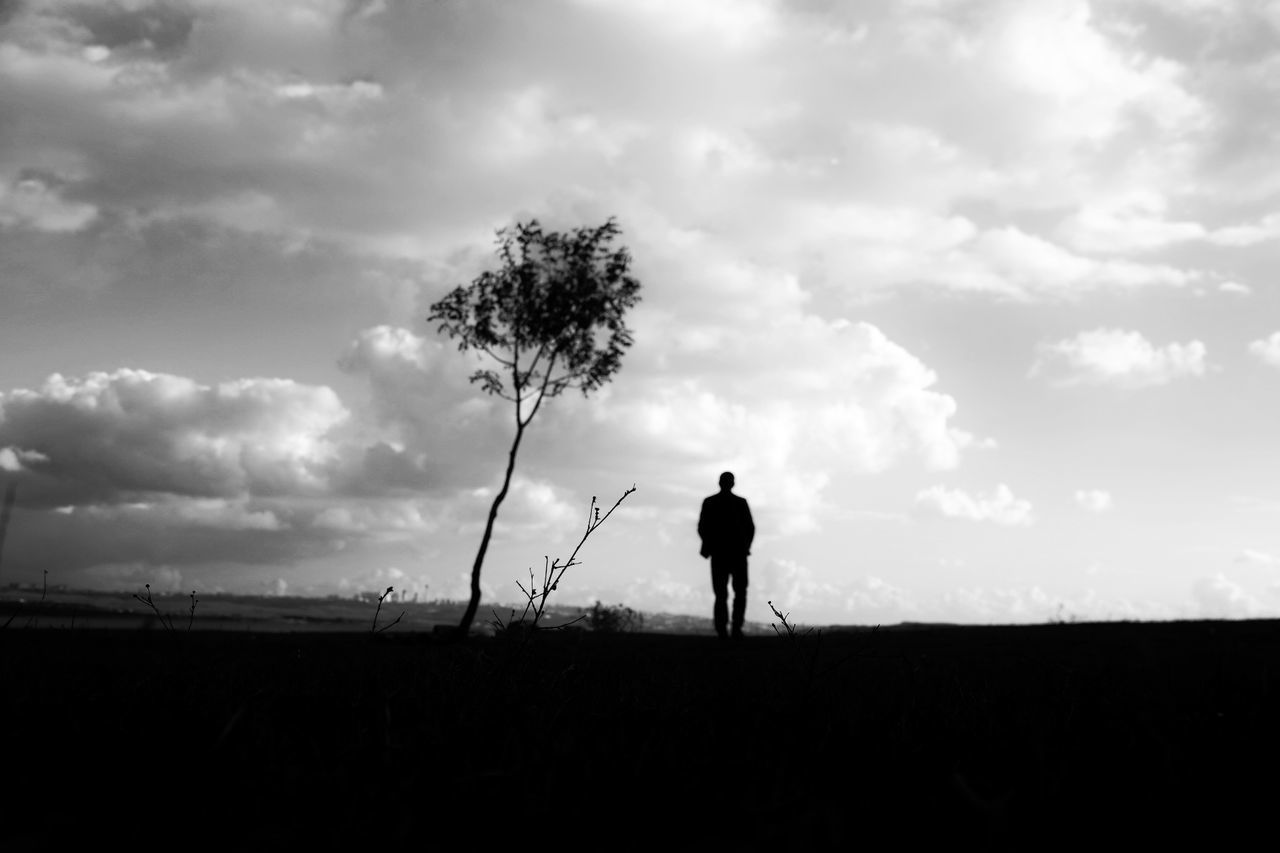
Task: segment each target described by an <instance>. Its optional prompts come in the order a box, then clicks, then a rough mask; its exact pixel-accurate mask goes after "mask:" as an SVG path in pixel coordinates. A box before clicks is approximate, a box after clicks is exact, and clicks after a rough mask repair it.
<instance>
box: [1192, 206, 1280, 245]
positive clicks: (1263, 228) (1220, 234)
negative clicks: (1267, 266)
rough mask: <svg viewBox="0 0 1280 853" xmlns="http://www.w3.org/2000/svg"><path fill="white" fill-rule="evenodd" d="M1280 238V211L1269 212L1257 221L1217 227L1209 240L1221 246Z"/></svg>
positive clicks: (1248, 243) (1252, 243)
mask: <svg viewBox="0 0 1280 853" xmlns="http://www.w3.org/2000/svg"><path fill="white" fill-rule="evenodd" d="M1277 238H1280V213H1269V214H1267V215H1266V216H1264V217H1262V218H1261V219H1259V220H1258V221H1257V222H1254V223H1249V224H1247V225H1231V226H1227V227H1225V228H1218V229H1215V230H1214V231H1213V232H1212V233H1210V234H1209V235H1208V239H1209V242H1211V243H1217V244H1218V245H1221V246H1252V245H1254V244H1255V243H1262V242H1265V241H1267V240H1275V239H1277Z"/></svg>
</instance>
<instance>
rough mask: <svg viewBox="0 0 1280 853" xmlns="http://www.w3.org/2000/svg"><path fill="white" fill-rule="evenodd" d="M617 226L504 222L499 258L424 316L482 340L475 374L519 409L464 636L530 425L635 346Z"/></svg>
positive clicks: (474, 345)
mask: <svg viewBox="0 0 1280 853" xmlns="http://www.w3.org/2000/svg"><path fill="white" fill-rule="evenodd" d="M619 233H621V231H620V229H619V227H618V225H617V224H616V222H615V221H614V219H613V218H610V219H608V220H607V221H606V222H605V223H604V224H603V225H601V226H599V227H596V228H576V229H574V230H572V231H570V232H568V233H566V234H561V233H559V232H555V231H549V232H547V231H543V230H542V226H541V225H539V224H538V221H537V220H536V219H534V220H530V221H529V222H527V223H524V222H521V223H517V224H516V225H515V227H514V228H503V229H500V230H499V231H498V232H497V234H498V248H497V255H498V257H499V259H500V260H501V261H502V268H501V269H500V270H498V271H497V272H492V271H487V272H484V273H481V274H480V275H479V276H478V277H477V278H476V279H475V280H474V281H472V283H471V284H470V286H468V287H461V286H459V287H456V288H454V290H453V291H451V292H450V293H449V294H448V295H447V296H445V297H444V298H443V299H441V300H439V301H438V302H436V303H435V304H433V305H432V306H431V312H430V314H429V315H428V317H427V319H428V320H430V321H432V322H437V323H439V326H438V328H437V331H439V332H444V333H447V334H448V335H449V337H451V338H453V339H455V340H456V341H457V342H458V349H459V350H462V351H464V352H465V351H468V350H478V351H479V352H481V353H483V354H484V355H486V356H488V357H489V358H490V359H492V360H493V361H494V362H496V363H497V365H498V369H492V368H489V369H483V368H482V369H478V370H476V371H475V372H474V373H473V374H472V375H471V382H473V383H477V382H478V383H480V385H481V388H482V389H483V390H484V392H485V393H486V394H493V395H496V396H498V397H501V398H502V399H504V400H507V401H508V402H510V403H512V404H513V406H514V409H515V435H514V437H513V438H512V441H511V448H510V450H509V451H508V453H507V468H506V473H505V475H504V476H503V479H502V488H501V489H500V490H499V491H498V493H497V495H496V496H495V497H494V499H493V503H492V505H491V506H490V507H489V516H488V519H487V521H486V522H485V527H484V534H483V535H482V536H481V538H480V546H479V549H478V550H477V551H476V558H475V562H474V564H473V565H472V567H471V598H470V600H469V602H468V604H467V609H466V611H465V612H464V613H463V616H462V620H461V622H460V623H459V625H458V633H459V634H460V635H462V636H465V635H466V634H467V632H468V631H469V630H470V629H471V623H472V622H473V621H474V619H475V615H476V609H477V608H478V607H479V604H480V570H481V567H482V566H483V565H484V556H485V553H486V551H487V550H488V548H489V540H490V539H491V538H492V536H493V527H494V522H495V520H496V519H497V517H498V508H499V507H500V506H501V505H502V502H503V500H504V499H505V498H506V496H507V491H508V490H509V489H510V487H511V477H512V474H513V473H514V471H515V465H516V454H517V452H518V451H519V449H520V442H521V439H523V437H524V432H525V430H526V429H527V428H528V426H529V424H530V422H531V421H532V420H533V417H534V415H536V414H537V413H538V409H539V408H540V407H541V405H542V402H543V400H544V399H546V398H547V397H555V396H557V395H559V394H561V393H562V392H564V391H565V390H566V389H569V388H578V389H580V390H581V391H582V393H583V395H584V396H586V395H588V394H590V393H591V392H592V391H595V390H597V389H598V388H600V387H601V386H603V385H604V384H605V383H606V382H608V381H609V379H610V378H612V376H613V374H614V373H615V372H617V370H618V369H619V368H620V367H621V366H622V355H623V353H624V352H625V351H626V349H627V348H628V347H630V346H631V343H632V337H631V330H630V329H629V328H627V326H626V324H625V323H624V322H623V315H624V314H625V313H626V311H627V309H629V308H631V307H632V306H633V305H635V304H636V303H637V302H638V301H639V299H640V283H639V282H638V281H637V280H636V279H634V278H632V277H631V276H630V275H628V274H627V270H628V268H629V267H630V264H631V255H630V254H629V253H628V251H627V250H626V249H625V248H621V249H617V250H616V251H611V250H610V243H611V242H612V241H613V239H614V238H615V237H616V236H618V234H619ZM549 570H550V569H548V571H549Z"/></svg>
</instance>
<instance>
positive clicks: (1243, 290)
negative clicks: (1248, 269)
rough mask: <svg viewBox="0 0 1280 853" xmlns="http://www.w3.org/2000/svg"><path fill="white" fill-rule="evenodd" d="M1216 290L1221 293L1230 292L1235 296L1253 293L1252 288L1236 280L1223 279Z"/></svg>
mask: <svg viewBox="0 0 1280 853" xmlns="http://www.w3.org/2000/svg"><path fill="white" fill-rule="evenodd" d="M1218 290H1219V291H1221V292H1222V293H1230V294H1233V295H1236V296H1248V295H1249V294H1251V293H1253V288H1251V287H1249V285H1247V284H1241V283H1240V282H1238V281H1224V282H1222V283H1221V284H1219V285H1218Z"/></svg>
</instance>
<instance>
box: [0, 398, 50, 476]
mask: <svg viewBox="0 0 1280 853" xmlns="http://www.w3.org/2000/svg"><path fill="white" fill-rule="evenodd" d="M0 411H2V410H0ZM48 461H49V457H48V456H45V455H44V454H43V453H40V452H39V451H37V450H24V449H23V448H21V447H0V471H22V470H24V469H26V468H27V466H29V465H33V464H39V463H41V462H48Z"/></svg>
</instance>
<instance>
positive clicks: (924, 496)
mask: <svg viewBox="0 0 1280 853" xmlns="http://www.w3.org/2000/svg"><path fill="white" fill-rule="evenodd" d="M916 508H917V510H918V511H920V512H924V513H930V514H936V515H941V516H943V517H945V518H959V519H964V520H966V521H990V522H994V523H995V524H1002V525H1009V526H1019V525H1028V524H1031V523H1032V521H1033V520H1034V518H1033V515H1032V512H1031V503H1030V501H1026V500H1023V499H1021V498H1018V497H1015V496H1014V494H1013V491H1012V490H1011V489H1010V488H1009V487H1008V486H1006V485H1005V484H1004V483H1000V484H999V485H997V486H996V488H995V490H994V491H992V492H990V493H978V494H977V495H970V494H969V493H968V492H965V491H964V490H962V489H948V488H946V487H945V486H941V485H937V486H930V487H929V488H927V489H922V490H921V491H919V492H917V493H916Z"/></svg>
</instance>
